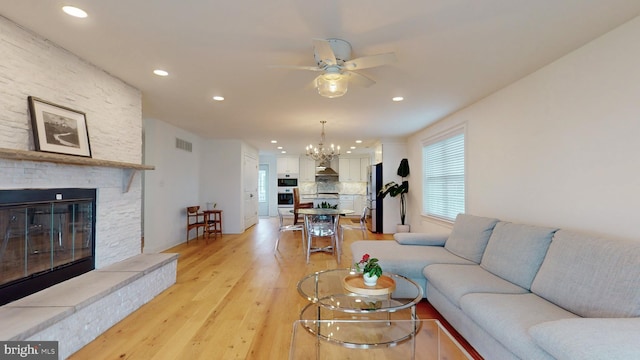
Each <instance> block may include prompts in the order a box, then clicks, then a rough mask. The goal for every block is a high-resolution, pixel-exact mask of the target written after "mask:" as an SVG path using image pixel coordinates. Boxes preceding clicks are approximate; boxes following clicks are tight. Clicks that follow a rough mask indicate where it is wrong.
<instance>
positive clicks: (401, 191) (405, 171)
mask: <svg viewBox="0 0 640 360" xmlns="http://www.w3.org/2000/svg"><path fill="white" fill-rule="evenodd" d="M397 174H398V176H400V177H401V178H402V183H400V184H398V183H396V182H395V181H391V182H388V183H386V184H384V186H383V187H382V189H380V191H379V192H378V195H379V196H380V197H382V198H385V197H386V196H387V195H390V196H391V197H396V196H398V195H400V223H401V224H402V225H404V220H405V217H406V215H407V200H406V198H405V194H406V193H408V192H409V181H407V180H405V179H404V178H406V177H407V176H409V160H407V159H402V160H401V161H400V166H398V171H397Z"/></svg>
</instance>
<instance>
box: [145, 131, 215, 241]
mask: <svg viewBox="0 0 640 360" xmlns="http://www.w3.org/2000/svg"><path fill="white" fill-rule="evenodd" d="M176 137H177V138H180V139H182V140H186V141H189V142H191V143H192V152H187V151H184V150H181V149H177V148H176V146H175V143H176ZM144 138H145V141H144V142H145V146H144V148H145V163H147V164H150V165H154V166H155V168H156V169H155V170H153V171H147V172H146V173H145V185H144V194H145V196H144V236H145V247H144V252H145V253H156V252H159V251H162V250H165V249H168V248H170V247H172V246H175V245H177V244H180V243H182V242H184V241H186V239H187V234H186V207H187V206H192V205H200V206H201V207H202V209H204V208H205V205H206V204H205V202H204V201H202V200H201V197H200V176H201V171H200V169H201V164H200V159H201V157H202V155H201V154H202V152H203V151H204V147H203V140H202V139H201V138H200V137H198V136H197V135H194V134H192V133H189V132H187V131H184V130H182V129H180V128H177V127H175V126H173V125H170V124H167V123H165V122H163V121H160V120H155V119H144ZM193 237H195V230H192V231H191V232H190V238H193Z"/></svg>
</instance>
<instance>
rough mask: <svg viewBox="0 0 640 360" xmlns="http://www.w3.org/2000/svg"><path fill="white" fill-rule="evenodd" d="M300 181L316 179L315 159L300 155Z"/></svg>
mask: <svg viewBox="0 0 640 360" xmlns="http://www.w3.org/2000/svg"><path fill="white" fill-rule="evenodd" d="M300 181H309V182H314V181H316V161H315V160H313V159H309V158H307V157H306V156H305V157H300Z"/></svg>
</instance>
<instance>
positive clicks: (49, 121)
mask: <svg viewBox="0 0 640 360" xmlns="http://www.w3.org/2000/svg"><path fill="white" fill-rule="evenodd" d="M29 112H30V114H31V127H32V128H33V139H34V143H35V145H36V150H38V151H46V152H52V153H59V154H67V155H77V156H85V157H91V148H90V146H89V132H88V131H87V119H86V116H85V114H84V113H83V112H80V111H76V110H73V109H69V108H67V107H64V106H60V105H56V104H53V103H50V102H48V101H44V100H41V99H38V98H36V97H33V96H29Z"/></svg>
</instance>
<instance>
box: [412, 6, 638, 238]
mask: <svg viewBox="0 0 640 360" xmlns="http://www.w3.org/2000/svg"><path fill="white" fill-rule="evenodd" d="M639 38H640V18H635V19H634V20H632V21H631V22H629V23H627V24H625V25H623V26H621V27H619V28H617V29H615V30H613V31H611V32H610V33H608V34H605V35H604V36H602V37H601V38H598V39H596V40H594V41H592V42H591V43H588V44H587V45H585V46H583V47H582V48H580V49H578V50H576V51H574V52H572V53H570V54H569V55H567V56H565V57H563V58H561V59H559V60H557V61H555V62H554V63H552V64H550V65H548V66H546V67H545V68H543V69H541V70H539V71H537V72H535V73H533V74H531V75H530V76H527V77H526V78H524V79H522V80H520V81H518V82H516V83H514V84H512V85H510V86H508V87H507V88H505V89H502V90H501V91H498V92H497V93H495V94H493V95H491V96H489V97H487V98H485V99H484V100H482V101H479V102H478V103H476V104H474V105H472V106H469V107H468V108H466V109H463V110H461V111H459V112H458V113H456V114H454V115H452V116H450V117H448V118H446V119H444V120H442V121H440V122H439V123H437V124H436V125H434V126H431V127H428V128H426V129H424V130H423V131H420V132H419V133H417V134H415V135H413V136H411V137H410V139H409V160H410V163H411V165H412V175H413V178H414V180H413V181H412V191H410V197H411V199H410V200H411V201H410V206H411V208H410V210H409V214H410V216H411V221H410V222H411V224H412V231H420V229H424V228H425V226H427V225H426V224H427V223H428V221H425V218H423V217H421V216H420V212H421V200H420V199H421V197H422V191H421V189H420V185H419V182H421V180H420V178H419V176H418V175H417V174H420V173H421V172H422V168H421V149H422V146H421V141H422V140H424V139H426V138H428V137H430V136H432V135H433V134H436V133H438V132H440V131H441V130H443V129H446V128H449V127H451V126H454V125H455V124H460V123H466V124H467V133H466V154H467V155H466V177H467V179H466V184H467V187H466V191H467V194H466V212H467V213H470V214H476V215H482V216H492V217H497V218H500V219H502V220H507V221H514V222H525V223H531V224H540V225H547V226H554V227H561V228H565V229H566V228H568V229H574V230H582V231H588V232H593V233H598V234H605V235H613V236H619V237H626V238H634V239H640V227H638V223H639V218H638V209H637V206H638V204H640V166H639V165H638V164H639V160H638V155H640V140H639V139H640V67H639V64H640V42H639V41H638V39H639Z"/></svg>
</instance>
